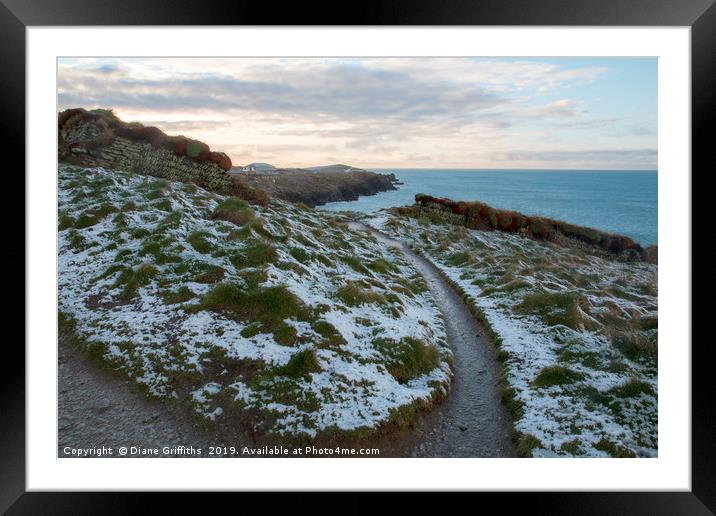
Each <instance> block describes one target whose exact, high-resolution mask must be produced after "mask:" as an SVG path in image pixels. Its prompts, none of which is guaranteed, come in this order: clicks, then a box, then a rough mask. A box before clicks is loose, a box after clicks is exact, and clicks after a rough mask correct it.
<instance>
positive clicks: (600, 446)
mask: <svg viewBox="0 0 716 516" xmlns="http://www.w3.org/2000/svg"><path fill="white" fill-rule="evenodd" d="M594 447H595V448H596V449H597V450H600V451H603V452H606V453H608V454H609V455H611V456H612V457H616V458H631V457H636V454H634V452H632V451H631V450H629V449H628V448H625V447H624V446H621V445H619V444H617V443H615V442H613V441H610V440H609V439H607V438H606V437H602V438H601V439H600V440H599V442H598V443H597V444H595V445H594Z"/></svg>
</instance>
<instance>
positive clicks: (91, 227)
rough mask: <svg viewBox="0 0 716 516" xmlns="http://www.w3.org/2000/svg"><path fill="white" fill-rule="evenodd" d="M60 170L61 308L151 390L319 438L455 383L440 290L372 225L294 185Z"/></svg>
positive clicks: (267, 429) (399, 412) (95, 345)
mask: <svg viewBox="0 0 716 516" xmlns="http://www.w3.org/2000/svg"><path fill="white" fill-rule="evenodd" d="M58 174H59V236H58V248H59V311H60V315H61V321H65V322H66V323H67V324H70V325H71V326H72V328H73V330H74V332H75V333H76V334H77V336H78V337H79V338H80V339H81V340H82V342H83V343H84V344H83V345H84V346H85V348H86V349H87V350H88V351H89V352H91V353H92V355H93V356H95V357H97V358H99V359H100V360H102V361H103V362H104V363H105V364H108V365H109V366H111V367H113V368H115V369H116V370H119V371H121V372H123V373H124V374H126V375H128V376H129V377H130V378H132V379H134V380H135V381H136V382H137V383H138V384H139V385H140V386H142V388H143V389H144V390H145V391H146V393H147V394H148V395H151V396H156V397H159V398H172V397H173V398H178V399H181V400H186V401H188V402H189V404H190V405H191V406H192V407H193V408H194V409H195V410H196V411H197V412H198V413H199V414H201V415H202V416H204V417H206V418H208V419H210V420H220V419H223V420H224V421H228V419H227V418H233V417H236V418H238V420H240V421H242V422H243V423H245V424H247V425H249V426H250V427H252V429H253V430H254V431H255V432H257V433H258V434H259V435H265V436H270V435H289V434H291V435H299V436H300V435H303V436H307V437H308V438H312V437H315V436H317V435H323V434H325V435H335V434H336V433H338V434H345V433H353V432H355V433H361V432H370V431H372V430H374V429H376V428H378V427H380V426H382V425H386V424H390V423H395V422H396V421H397V420H403V419H404V418H405V415H406V411H411V410H414V409H415V408H416V407H418V406H424V407H428V406H430V404H431V403H432V401H434V400H435V399H437V398H440V397H442V396H444V395H445V394H446V392H447V389H448V387H449V384H450V379H451V371H450V365H449V364H450V362H451V352H450V350H449V348H448V346H447V342H446V338H445V330H444V325H443V322H442V320H441V318H440V315H439V312H438V310H437V308H436V306H435V303H434V300H433V299H432V297H431V294H430V293H429V292H427V291H426V289H425V288H421V280H420V277H419V275H418V274H417V272H416V271H415V270H414V269H413V268H412V267H411V266H410V265H409V264H408V263H407V262H406V261H405V259H404V258H403V257H402V256H401V255H400V253H399V252H397V251H395V250H392V249H390V248H389V247H387V246H385V245H383V244H381V243H379V242H378V241H376V240H375V239H374V238H373V237H371V236H369V235H366V234H361V233H359V232H357V231H355V230H352V229H350V228H349V227H348V226H346V225H345V224H342V223H340V222H339V220H338V219H336V218H335V217H334V216H333V215H330V214H326V213H322V212H317V211H315V210H310V209H305V208H302V207H299V206H295V205H290V204H288V203H284V202H280V201H272V202H271V203H270V204H269V205H268V206H267V207H254V206H249V205H247V204H245V203H243V202H242V201H239V200H237V199H227V198H225V197H222V196H218V195H215V194H213V193H210V192H207V191H204V190H202V189H200V188H197V187H195V186H194V185H191V184H184V183H174V182H169V181H165V180H161V179H156V178H152V177H147V176H143V175H135V174H131V173H126V172H121V171H111V170H104V169H101V168H97V169H84V168H76V167H70V166H66V165H61V166H60V167H59V169H58Z"/></svg>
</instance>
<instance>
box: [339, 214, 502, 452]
mask: <svg viewBox="0 0 716 516" xmlns="http://www.w3.org/2000/svg"><path fill="white" fill-rule="evenodd" d="M351 224H352V225H353V226H354V227H357V228H361V229H363V230H365V231H369V232H371V233H372V234H373V235H374V236H375V237H376V238H377V239H379V240H380V241H382V242H384V243H385V244H387V245H390V246H393V247H395V248H396V249H399V250H400V251H401V252H402V253H403V255H404V256H405V257H406V258H407V259H408V260H410V262H411V263H412V264H413V265H414V266H415V268H416V269H417V270H418V271H419V272H420V273H421V274H422V275H423V277H424V278H425V281H426V282H427V284H428V287H429V288H430V291H431V292H432V293H433V295H434V297H435V301H436V302H437V304H438V307H439V309H440V311H441V312H442V314H443V318H444V321H445V329H446V330H447V337H448V342H449V344H450V347H451V349H452V351H453V354H454V364H453V371H454V373H455V376H454V378H453V382H452V387H451V390H450V394H449V395H448V397H447V399H446V400H445V401H443V402H442V403H440V404H439V405H437V406H436V407H435V408H434V409H433V410H432V411H431V412H430V413H429V414H427V415H426V416H425V417H424V418H423V419H422V421H421V422H420V423H418V425H417V427H416V428H415V430H414V431H413V432H412V434H407V435H405V434H403V435H399V436H398V437H397V439H398V441H397V442H396V443H395V444H394V445H393V446H384V449H385V450H386V454H384V456H385V455H395V454H396V451H398V453H400V454H403V456H410V457H514V456H515V450H514V445H513V443H512V441H511V439H510V433H511V429H512V425H511V423H510V418H509V414H508V413H507V410H506V409H505V407H504V405H503V404H502V400H501V397H500V367H499V365H498V363H497V359H496V357H495V353H494V351H493V349H492V345H491V344H490V341H489V339H488V337H487V336H486V335H485V332H484V330H483V328H482V327H481V326H480V324H479V323H478V322H477V321H476V320H475V318H474V317H473V315H472V314H471V313H470V310H469V308H468V307H467V305H466V304H465V302H464V301H463V300H462V298H461V297H460V296H459V295H458V294H457V292H455V290H454V289H453V288H452V287H451V286H450V285H449V284H448V283H447V282H446V281H445V280H444V279H443V277H442V276H441V275H440V273H439V272H438V270H437V268H436V267H435V266H434V265H433V264H432V263H430V261H429V260H427V259H425V258H423V257H422V256H419V255H418V254H416V253H415V252H413V251H412V250H411V249H410V248H409V247H408V246H407V245H406V244H405V243H404V242H401V241H398V240H395V239H393V238H391V237H389V236H387V235H385V234H384V233H381V232H380V231H377V230H375V229H373V228H370V227H368V226H366V225H365V224H362V223H351ZM393 447H395V448H396V450H390V448H393ZM388 450H390V451H388Z"/></svg>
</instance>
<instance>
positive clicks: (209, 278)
mask: <svg viewBox="0 0 716 516" xmlns="http://www.w3.org/2000/svg"><path fill="white" fill-rule="evenodd" d="M224 274H226V271H225V270H224V269H223V268H221V267H219V266H218V265H210V264H202V267H201V272H198V273H197V274H196V275H195V276H194V277H193V278H192V281H194V282H196V283H216V282H217V281H221V280H222V279H223V278H224Z"/></svg>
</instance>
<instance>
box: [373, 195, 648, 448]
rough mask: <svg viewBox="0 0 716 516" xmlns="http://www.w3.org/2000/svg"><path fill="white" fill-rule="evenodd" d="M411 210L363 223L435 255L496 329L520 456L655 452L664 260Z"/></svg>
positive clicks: (432, 258)
mask: <svg viewBox="0 0 716 516" xmlns="http://www.w3.org/2000/svg"><path fill="white" fill-rule="evenodd" d="M406 213H414V212H412V211H410V210H407V211H406V210H401V209H393V210H389V211H385V212H383V213H381V214H378V215H374V216H369V217H368V218H367V219H366V221H367V222H368V223H370V224H372V225H373V226H375V227H376V228H378V229H381V230H382V231H384V232H386V233H387V234H389V235H392V236H393V237H395V238H397V239H401V240H403V241H405V242H408V243H409V244H410V245H411V247H413V249H414V250H416V251H417V252H419V253H421V254H422V255H424V256H425V257H426V258H428V259H429V260H430V261H432V262H433V263H434V264H435V266H436V267H438V269H439V270H440V271H441V272H442V273H443V275H444V276H445V277H446V278H447V279H449V281H450V282H452V283H453V285H454V286H455V287H456V288H457V289H458V291H460V292H462V293H463V294H464V297H465V300H466V301H467V302H468V304H469V305H470V306H471V307H472V309H473V311H474V313H475V314H476V316H477V317H478V318H480V319H482V321H483V323H484V324H485V325H486V327H487V328H488V330H489V331H490V332H491V333H492V335H493V340H494V341H495V344H496V345H497V346H498V358H499V359H500V361H501V362H502V364H503V369H504V385H503V401H504V402H505V403H506V404H507V406H508V408H509V409H510V411H511V413H512V416H513V419H514V420H515V428H516V430H517V431H518V433H517V434H516V436H515V438H516V440H517V442H518V452H519V453H520V454H521V455H528V456H531V455H534V456H541V457H545V456H546V457H553V456H588V457H600V456H602V457H607V456H615V457H633V456H639V457H654V456H656V454H657V449H658V424H657V423H658V421H657V418H658V402H657V399H658V396H657V390H658V375H657V372H658V368H657V355H658V344H657V341H658V283H657V274H658V268H657V265H655V264H651V263H645V262H642V261H632V262H625V261H618V260H616V259H614V258H613V257H612V258H607V257H605V256H604V255H603V253H601V252H600V251H599V250H595V251H594V252H590V249H589V248H585V249H579V248H575V247H572V246H562V245H558V244H555V243H552V242H548V241H539V240H536V239H533V238H528V237H526V236H522V235H520V234H517V233H510V232H506V231H493V230H491V229H489V230H474V229H467V228H465V227H464V226H456V225H451V224H449V223H446V222H449V221H448V220H447V219H435V218H432V217H430V216H429V214H427V213H423V214H421V215H420V216H418V217H416V216H406ZM439 220H441V221H442V223H441V222H439Z"/></svg>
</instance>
